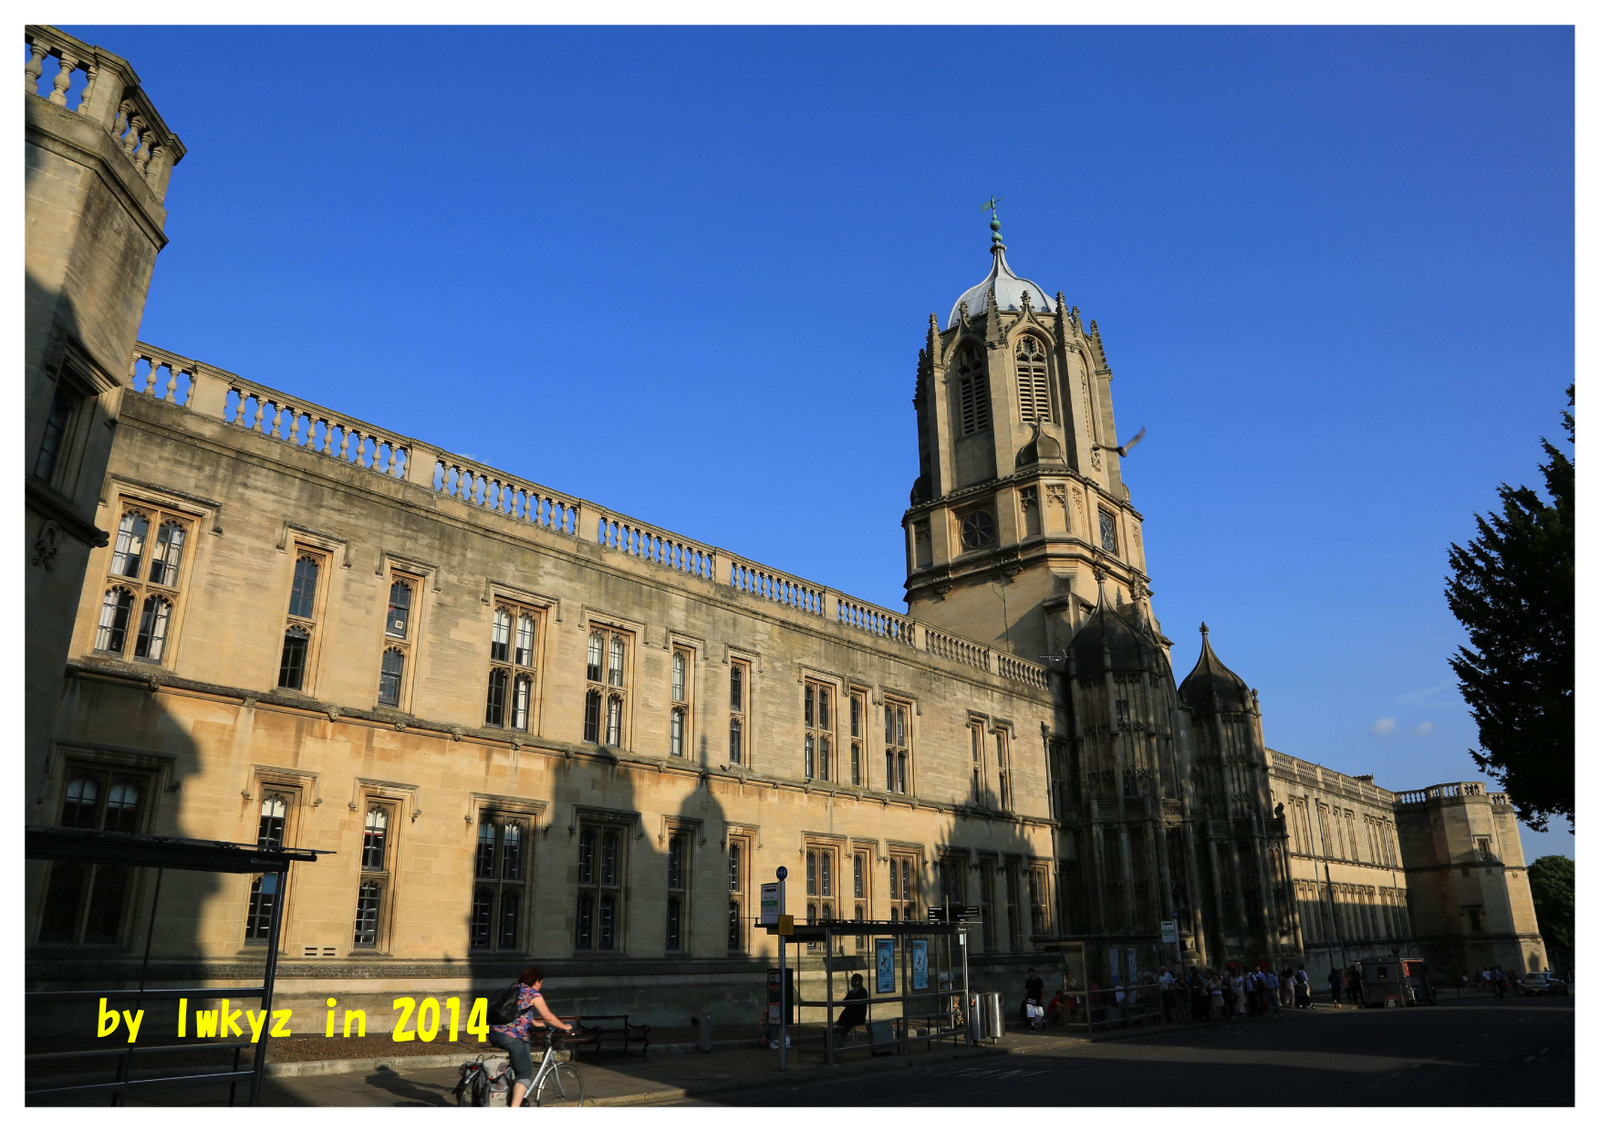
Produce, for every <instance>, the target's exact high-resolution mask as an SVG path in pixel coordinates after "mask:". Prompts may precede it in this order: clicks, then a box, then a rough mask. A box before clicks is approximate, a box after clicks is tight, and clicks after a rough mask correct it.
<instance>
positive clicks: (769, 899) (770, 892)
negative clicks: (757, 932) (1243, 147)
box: [757, 881, 783, 928]
mask: <svg viewBox="0 0 1600 1132" xmlns="http://www.w3.org/2000/svg"><path fill="white" fill-rule="evenodd" d="M781 891H782V887H781V886H780V885H779V884H778V883H777V882H776V881H774V882H773V883H772V884H764V885H762V886H761V919H760V920H759V921H757V922H758V923H759V924H761V926H762V927H774V928H775V927H777V926H778V917H779V916H781V915H783V900H782V898H781V896H780V893H781Z"/></svg>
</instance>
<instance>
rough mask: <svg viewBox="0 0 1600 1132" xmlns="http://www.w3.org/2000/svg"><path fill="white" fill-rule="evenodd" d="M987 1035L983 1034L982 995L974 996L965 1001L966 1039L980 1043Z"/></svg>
mask: <svg viewBox="0 0 1600 1132" xmlns="http://www.w3.org/2000/svg"><path fill="white" fill-rule="evenodd" d="M986 1036H987V1035H985V1034H984V1032H983V995H981V994H975V995H972V996H971V997H969V998H968V999H967V1037H968V1039H969V1040H971V1041H974V1042H981V1041H983V1039H984V1038H985V1037H986Z"/></svg>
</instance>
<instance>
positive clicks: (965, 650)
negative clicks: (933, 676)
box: [922, 625, 989, 672]
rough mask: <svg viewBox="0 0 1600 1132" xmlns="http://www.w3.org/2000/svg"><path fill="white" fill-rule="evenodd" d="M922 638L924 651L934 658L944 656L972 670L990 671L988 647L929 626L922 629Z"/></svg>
mask: <svg viewBox="0 0 1600 1132" xmlns="http://www.w3.org/2000/svg"><path fill="white" fill-rule="evenodd" d="M922 637H923V641H924V644H923V648H924V650H925V651H927V652H930V653H932V654H933V655H934V656H942V657H944V658H945V659H946V660H954V661H957V662H958V663H960V664H965V665H968V666H970V667H972V668H981V669H982V670H983V671H985V672H987V671H989V649H988V647H987V646H985V645H980V644H978V643H977V642H976V641H969V640H967V639H966V638H965V637H958V636H956V635H955V634H954V633H946V632H945V631H944V630H942V629H935V628H932V627H931V626H927V625H924V626H923V627H922Z"/></svg>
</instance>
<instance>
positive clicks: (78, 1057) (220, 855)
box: [24, 825, 324, 1105]
mask: <svg viewBox="0 0 1600 1132" xmlns="http://www.w3.org/2000/svg"><path fill="white" fill-rule="evenodd" d="M321 852H324V851H323V850H312V849H289V848H277V849H263V848H260V847H258V846H255V845H240V844H234V843H232V842H226V841H198V840H195V839H193V838H186V837H161V836H157V835H154V834H142V833H111V832H106V831H102V830H93V829H66V828H61V827H57V826H34V825H30V826H28V827H27V829H26V856H27V859H28V860H30V861H56V862H77V863H81V864H98V863H109V864H117V865H122V866H128V867H142V868H153V869H155V870H156V872H155V884H154V896H153V900H152V904H151V909H150V914H149V920H148V926H147V928H146V931H145V941H144V954H143V957H142V959H141V964H140V974H139V985H138V987H137V988H134V989H129V988H125V987H96V988H87V989H76V990H30V991H28V992H27V993H26V1004H27V1006H28V1008H29V1009H30V1011H31V1010H32V1009H33V1008H34V1007H36V1006H50V1005H56V1004H66V1003H83V1002H98V1001H99V1000H100V999H105V1000H107V1001H108V1002H115V1003H117V1004H119V1005H122V1004H131V1003H140V1002H152V1001H173V1000H176V999H181V998H187V999H193V1000H197V1001H198V1000H202V999H220V998H247V999H248V998H254V999H259V1000H260V1002H261V1009H262V1010H264V1011H268V1012H270V1011H271V1009H272V986H273V981H274V979H275V977H276V975H277V968H278V942H279V937H280V935H281V932H282V926H283V925H282V916H283V907H284V901H285V897H286V896H287V894H288V888H289V867H290V866H291V865H292V864H294V863H295V862H297V861H299V862H304V863H311V862H314V861H316V859H317V856H318V854H319V853H321ZM168 869H179V870H185V871H190V872H210V873H260V874H262V875H263V877H265V875H266V874H274V875H275V876H276V878H277V879H276V888H275V891H276V893H277V894H278V895H277V899H276V900H274V901H273V903H272V914H271V922H270V924H269V927H268V936H267V941H266V955H265V959H266V967H265V970H264V972H263V977H262V980H261V983H260V985H252V986H233V987H177V988H173V987H163V988H159V989H147V988H146V987H145V972H146V970H147V969H148V967H149V963H150V945H151V941H152V939H153V937H154V934H155V925H156V921H157V918H158V915H159V913H160V906H161V877H162V874H163V873H164V872H165V871H166V870H168ZM250 1044H251V1043H250V1042H248V1041H235V1042H226V1041H220V1042H196V1043H189V1044H184V1045H140V1044H130V1045H128V1046H126V1047H125V1048H120V1049H119V1048H111V1047H107V1046H104V1045H102V1046H93V1045H88V1044H85V1045H83V1046H82V1047H81V1048H77V1049H64V1050H50V1051H48V1052H40V1053H30V1054H28V1055H27V1077H28V1079H29V1087H28V1088H26V1089H25V1091H24V1095H25V1097H26V1098H27V1101H28V1103H30V1104H36V1103H51V1102H63V1101H64V1102H67V1103H74V1102H81V1101H86V1100H89V1099H90V1098H94V1097H100V1096H105V1097H109V1099H110V1102H111V1104H113V1105H120V1104H122V1103H124V1101H125V1099H126V1097H127V1094H128V1091H129V1090H130V1089H136V1088H139V1089H142V1088H146V1087H149V1086H160V1085H168V1086H173V1085H177V1086H193V1085H202V1084H211V1083H224V1082H225V1083H227V1085H228V1103H229V1104H230V1105H231V1104H233V1103H234V1101H235V1099H236V1095H237V1087H238V1084H239V1082H240V1081H246V1080H248V1081H249V1082H250V1094H249V1102H248V1103H249V1104H252V1105H254V1104H256V1103H257V1101H258V1100H259V1099H260V1095H261V1079H262V1076H263V1073H264V1071H265V1068H266V1061H267V1041H266V1036H265V1035H263V1036H262V1040H261V1041H259V1042H257V1043H256V1049H255V1058H254V1062H253V1064H252V1066H251V1067H250V1068H248V1069H240V1068H239V1051H240V1050H241V1049H245V1048H247V1047H248V1046H249V1045H250ZM196 1050H199V1051H202V1052H204V1051H208V1050H216V1051H218V1052H221V1051H225V1050H231V1051H232V1053H231V1063H232V1066H233V1067H232V1068H231V1069H228V1070H222V1071H208V1072H198V1073H197V1072H194V1071H192V1069H189V1068H183V1069H176V1070H174V1071H173V1072H172V1073H171V1074H167V1075H158V1076H145V1075H141V1076H140V1077H138V1078H134V1077H133V1076H132V1066H131V1063H132V1061H133V1058H134V1056H135V1055H139V1054H144V1055H149V1054H176V1053H193V1052H195V1051H196ZM108 1057H115V1058H116V1059H117V1065H116V1072H115V1079H114V1080H111V1081H95V1082H90V1083H77V1082H75V1083H72V1084H53V1085H41V1087H38V1088H34V1087H32V1082H34V1081H35V1080H38V1079H39V1078H40V1076H41V1071H42V1070H44V1069H45V1067H46V1066H50V1065H52V1064H53V1063H54V1064H55V1065H57V1066H59V1063H62V1062H66V1063H74V1062H76V1063H79V1064H83V1063H90V1064H91V1065H92V1063H93V1062H94V1061H96V1060H103V1059H105V1058H108ZM68 1071H70V1070H68ZM53 1072H54V1074H55V1079H56V1080H61V1074H62V1073H63V1072H64V1070H63V1069H61V1068H59V1067H57V1068H55V1069H54V1071H53ZM87 1075H90V1076H93V1075H94V1073H92V1072H90V1073H88V1074H87Z"/></svg>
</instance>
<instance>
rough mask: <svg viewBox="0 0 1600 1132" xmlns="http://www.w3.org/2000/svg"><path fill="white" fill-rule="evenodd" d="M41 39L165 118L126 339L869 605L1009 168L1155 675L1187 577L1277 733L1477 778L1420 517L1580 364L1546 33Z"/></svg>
mask: <svg viewBox="0 0 1600 1132" xmlns="http://www.w3.org/2000/svg"><path fill="white" fill-rule="evenodd" d="M68 30H71V31H72V32H73V33H74V34H76V35H78V36H80V37H81V38H84V39H87V40H89V41H90V42H93V43H97V44H100V45H102V46H104V47H106V48H108V49H110V50H112V51H115V52H117V53H118V54H121V55H123V56H124V57H126V58H128V59H130V60H132V61H133V63H134V65H135V66H136V68H137V69H138V71H139V73H140V76H141V78H142V79H143V80H144V84H145V88H146V90H147V91H148V92H149V93H150V95H151V97H152V99H153V100H154V102H155V104H156V106H157V107H158V108H159V109H160V111H161V113H162V114H163V115H164V116H165V118H166V120H167V122H168V124H169V125H170V126H171V127H172V128H173V129H175V130H176V131H177V132H178V133H179V134H180V135H181V136H182V138H183V140H184V142H185V144H186V145H187V146H188V148H189V154H188V156H187V158H186V159H185V160H184V162H183V163H182V164H181V165H180V166H179V167H178V169H177V170H176V171H175V172H174V175H173V178H172V187H171V190H170V192H169V194H168V198H167V203H168V208H169V219H168V224H167V232H168V235H169V236H170V237H171V240H172V242H171V244H170V245H169V246H168V247H167V249H166V250H165V251H164V252H163V253H162V255H161V258H160V261H159V263H158V265H157V267H156V273H155V280H154V283H153V285H152V288H151V293H150V302H149V305H148V307H147V308H146V311H145V319H144V325H143V328H142V330H141V335H142V337H143V338H144V339H145V340H147V341H150V342H153V343H155V344H157V345H161V346H163V347H166V348H168V349H171V350H174V351H177V352H179V353H183V354H187V355H189V356H192V357H198V358H201V359H203V360H205V361H208V362H211V363H214V364H216V365H219V366H222V367H224V368H227V369H231V370H234V371H236V372H238V373H240V374H242V375H244V376H246V377H249V378H253V379H255V380H257V381H261V382H263V383H266V384H268V385H271V386H275V387H277V388H280V389H284V390H287V391H290V392H294V393H297V394H299V395H301V396H304V397H308V398H311V399H314V400H315V401H317V402H320V403H322V404H324V405H327V406H330V407H333V408H337V409H341V410H343V411H346V412H350V413H354V414H357V415H359V416H362V417H365V418H366V419H368V420H371V421H373V422H375V423H378V424H382V425H385V426H388V427H391V428H394V429H396V430H398V431H401V432H403V433H407V434H410V435H414V436H417V437H419V438H422V439H424V440H426V441H428V442H430V443H435V444H438V445H441V446H443V447H445V448H447V449H450V450H453V451H456V452H459V453H463V454H468V455H471V456H474V457H476V458H478V459H480V460H483V461H486V462H489V463H491V464H493V465H496V466H498V467H501V468H504V469H506V470H508V471H511V472H515V473H518V474H521V475H524V476H527V477H530V478H532V479H534V480H535V481H538V482H541V483H544V484H547V485H548V486H550V487H553V488H557V489H561V490H565V491H569V492H573V493H576V494H580V495H582V496H584V497H585V498H588V499H591V500H594V501H597V502H600V503H603V504H605V505H607V506H609V507H613V508H616V509H618V510H620V511H623V512H626V513H629V514H632V515H635V516H637V517H639V518H641V519H645V520H647V521H650V522H653V523H656V524H660V525H662V526H665V527H668V528H671V529H675V530H678V531H680V532H682V533H684V534H686V535H689V536H691V537H694V538H697V539H700V540H704V541H709V542H713V543H716V544H718V545H720V546H724V547H727V548H729V549H732V550H735V551H737V552H739V553H742V554H746V555H749V556H751V557H753V558H756V559H757V560H760V561H764V562H766V563H768V564H770V565H773V566H776V567H778V568H780V569H784V570H788V571H791V572H794V573H797V574H801V575H803V576H807V577H810V578H812V579H815V580H817V581H819V582H823V583H825V584H827V585H830V586H833V587H835V588H837V589H839V590H842V591H844V592H848V593H852V594H855V595H857V596H860V597H863V598H866V599H868V600H871V601H875V602H878V603H879V604H882V605H886V606H890V607H893V608H901V607H902V605H903V603H902V594H903V589H902V582H903V579H904V558H903V539H902V535H901V531H900V526H899V522H900V516H901V513H902V511H903V510H904V507H905V504H906V500H907V493H908V491H909V489H910V486H911V482H912V479H913V477H914V474H915V470H916V447H915V435H914V415H913V412H912V409H911V404H910V399H911V393H912V386H913V382H914V376H915V365H916V355H917V349H918V347H919V345H920V344H921V341H922V339H923V336H924V334H925V331H926V325H927V318H928V313H929V312H930V311H933V312H936V313H937V314H938V315H939V318H940V322H941V324H943V321H944V319H945V318H946V317H947V315H948V313H949V309H950V307H951V305H952V303H953V302H954V300H955V298H956V296H957V295H959V294H960V293H961V292H962V291H963V290H964V289H965V288H967V287H968V286H970V285H971V284H972V283H975V282H977V281H978V280H979V279H980V278H982V276H983V275H984V273H985V272H986V271H987V270H988V260H989V257H988V254H987V250H986V249H987V237H988V231H987V227H986V222H987V217H986V216H985V215H984V214H982V213H981V212H980V211H979V208H978V205H979V204H980V203H981V202H982V201H984V200H985V199H986V198H987V197H988V196H989V195H990V194H991V193H994V194H998V195H1000V196H1002V197H1004V198H1005V200H1004V202H1003V203H1002V205H1001V209H1000V216H1001V219H1002V221H1003V222H1004V225H1005V235H1006V241H1007V245H1008V247H1009V249H1010V253H1009V258H1010V261H1011V263H1012V265H1013V266H1014V267H1015V268H1016V269H1017V271H1018V272H1019V273H1021V274H1023V275H1026V276H1029V277H1031V278H1033V279H1035V280H1037V281H1039V282H1040V283H1041V284H1043V285H1044V286H1045V287H1046V288H1047V289H1048V290H1049V291H1051V292H1054V291H1056V290H1061V291H1064V292H1065V293H1066V296H1067V299H1068V302H1069V303H1072V304H1076V305H1077V306H1079V307H1080V308H1082V311H1083V314H1084V317H1085V318H1086V319H1087V318H1094V319H1096V320H1097V321H1098V322H1099V325H1100V328H1101V332H1102V334H1103V335H1104V338H1105V342H1106V349H1107V353H1108V356H1109V359H1110V362H1111V365H1112V367H1113V369H1114V370H1115V373H1116V379H1115V382H1114V384H1113V396H1114V398H1115V403H1116V413H1117V420H1118V423H1119V427H1120V428H1121V430H1122V432H1123V434H1124V435H1131V434H1132V433H1133V432H1135V431H1137V430H1138V429H1139V428H1141V427H1144V428H1147V429H1148V430H1149V431H1148V433H1147V435H1146V438H1145V440H1144V443H1143V444H1142V445H1141V446H1140V447H1139V448H1138V449H1137V451H1136V452H1135V453H1134V454H1133V455H1132V456H1130V457H1129V459H1128V460H1127V461H1126V462H1125V464H1124V476H1125V478H1126V480H1127V482H1128V483H1129V486H1130V488H1131V490H1132V492H1133V501H1134V504H1135V506H1137V507H1138V508H1139V509H1140V510H1141V511H1142V513H1143V514H1144V516H1145V539H1146V544H1147V552H1148V558H1149V564H1150V570H1151V573H1152V576H1153V588H1154V591H1155V596H1154V601H1155V607H1156V611H1157V614H1158V616H1159V617H1160V618H1161V620H1162V622H1163V627H1164V628H1165V630H1166V632H1167V633H1168V635H1169V636H1171V637H1172V638H1173V639H1174V641H1175V642H1176V645H1175V649H1174V663H1175V666H1176V667H1177V669H1178V671H1179V673H1180V675H1181V674H1182V673H1183V672H1185V671H1187V670H1188V668H1189V667H1190V665H1191V664H1192V663H1193V660H1194V657H1195V655H1196V653H1197V652H1198V648H1199V640H1198V634H1197V632H1196V627H1197V626H1198V624H1199V622H1200V621H1201V619H1202V618H1203V619H1205V620H1206V621H1207V622H1208V623H1209V624H1210V626H1211V628H1212V631H1213V632H1212V642H1213V644H1214V646H1215V647H1216V649H1217V650H1218V652H1219V654H1220V655H1221V656H1222V658H1223V660H1224V661H1225V662H1226V663H1227V664H1229V665H1230V666H1231V667H1232V668H1234V669H1235V670H1236V671H1237V672H1239V673H1240V674H1241V675H1242V676H1244V677H1245V679H1246V680H1248V681H1250V682H1251V683H1252V684H1254V685H1255V686H1257V687H1258V688H1259V689H1260V692H1261V702H1262V709H1263V713H1264V725H1265V730H1266V736H1267V741H1268V743H1269V744H1270V745H1271V746H1273V747H1275V748H1278V749H1280V750H1284V751H1287V752H1289V753H1291V754H1295V755H1297V756H1300V757H1302V758H1306V759H1311V760H1314V761H1318V762H1322V763H1325V764H1327V765H1330V766H1333V767H1336V768H1338V769H1340V770H1344V771H1347V772H1349V773H1363V772H1371V773H1374V774H1375V775H1376V776H1377V779H1378V781H1379V782H1380V783H1381V784H1383V785H1387V786H1390V787H1392V788H1410V787H1417V786H1423V785H1427V784H1430V783H1434V782H1440V781H1452V780H1456V779H1468V778H1478V777H1481V776H1480V775H1478V774H1477V772H1476V771H1475V768H1474V767H1473V765H1472V763H1471V760H1470V758H1469V757H1468V755H1467V750H1468V748H1469V747H1470V746H1471V744H1472V743H1473V741H1474V739H1475V729H1474V728H1473V726H1472V722H1471V718H1470V716H1469V715H1468V714H1467V711H1466V709H1465V707H1464V705H1463V704H1462V702H1461V700H1460V698H1459V696H1458V695H1457V694H1456V692H1455V689H1454V680H1453V677H1452V674H1451V673H1450V670H1449V667H1448V665H1447V659H1448V657H1449V655H1450V654H1451V652H1452V650H1453V649H1454V648H1456V647H1457V646H1458V644H1460V643H1461V641H1462V639H1463V637H1462V633H1461V631H1460V628H1459V627H1458V626H1457V625H1456V623H1455V621H1454V620H1453V619H1452V618H1451V616H1450V613H1449V611H1448V609H1447V608H1446V606H1445V602H1444V597H1443V585H1444V575H1445V571H1446V568H1447V563H1446V552H1447V548H1448V546H1449V544H1450V542H1451V541H1464V540H1465V539H1467V538H1470V537H1471V535H1472V533H1473V527H1472V514H1473V512H1474V511H1483V510H1486V509H1489V508H1492V507H1493V506H1494V504H1495V495H1494V492H1495V487H1496V485H1497V484H1499V483H1500V482H1501V481H1510V482H1513V483H1521V482H1537V480H1538V473H1537V464H1538V461H1539V459H1540V452H1539V448H1538V439H1539V437H1540V436H1541V435H1548V436H1550V437H1551V438H1552V439H1554V438H1556V437H1557V436H1558V435H1559V434H1560V427H1559V423H1558V415H1559V413H1560V411H1561V409H1562V408H1563V407H1564V405H1565V397H1564V390H1565V389H1566V387H1567V385H1568V384H1569V383H1570V382H1571V381H1572V380H1573V367H1574V354H1573V335H1574V322H1573V202H1574V188H1573V126H1574V121H1573V36H1572V33H1571V32H1570V30H1567V29H1563V28H1532V29H1527V28H1524V29H1518V28H1504V27H1492V28H1467V29H1459V28H1458V29H1451V28H1380V29H1360V28H1332V29H1330V28H1289V29H1250V28H1246V29H1238V28H1197V29H1162V28H1081V29H1078V28H1050V29H1036V28H1003V29H992V30H984V29H973V28H961V29H940V28H910V29H825V28H805V29H765V30H762V29H737V28H697V29H502V28H472V29H426V28H424V29H417V28H407V29H387V28H376V29H374V28H340V29H292V28H265V29H262V28H216V29H190V28H160V29H145V28H111V27H83V26H75V27H71V28H69V29H68ZM1381 721H1392V722H1391V723H1389V724H1384V723H1383V722H1381ZM1524 837H1525V846H1526V848H1527V850H1528V853H1529V856H1530V858H1531V857H1532V856H1535V855H1537V854H1539V853H1545V852H1565V853H1569V854H1570V853H1571V852H1572V838H1571V837H1570V836H1569V835H1568V834H1567V833H1566V832H1565V829H1564V828H1562V829H1560V830H1559V831H1557V832H1554V833H1551V834H1547V835H1542V836H1540V835H1533V834H1530V833H1527V832H1526V831H1525V833H1524Z"/></svg>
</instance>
